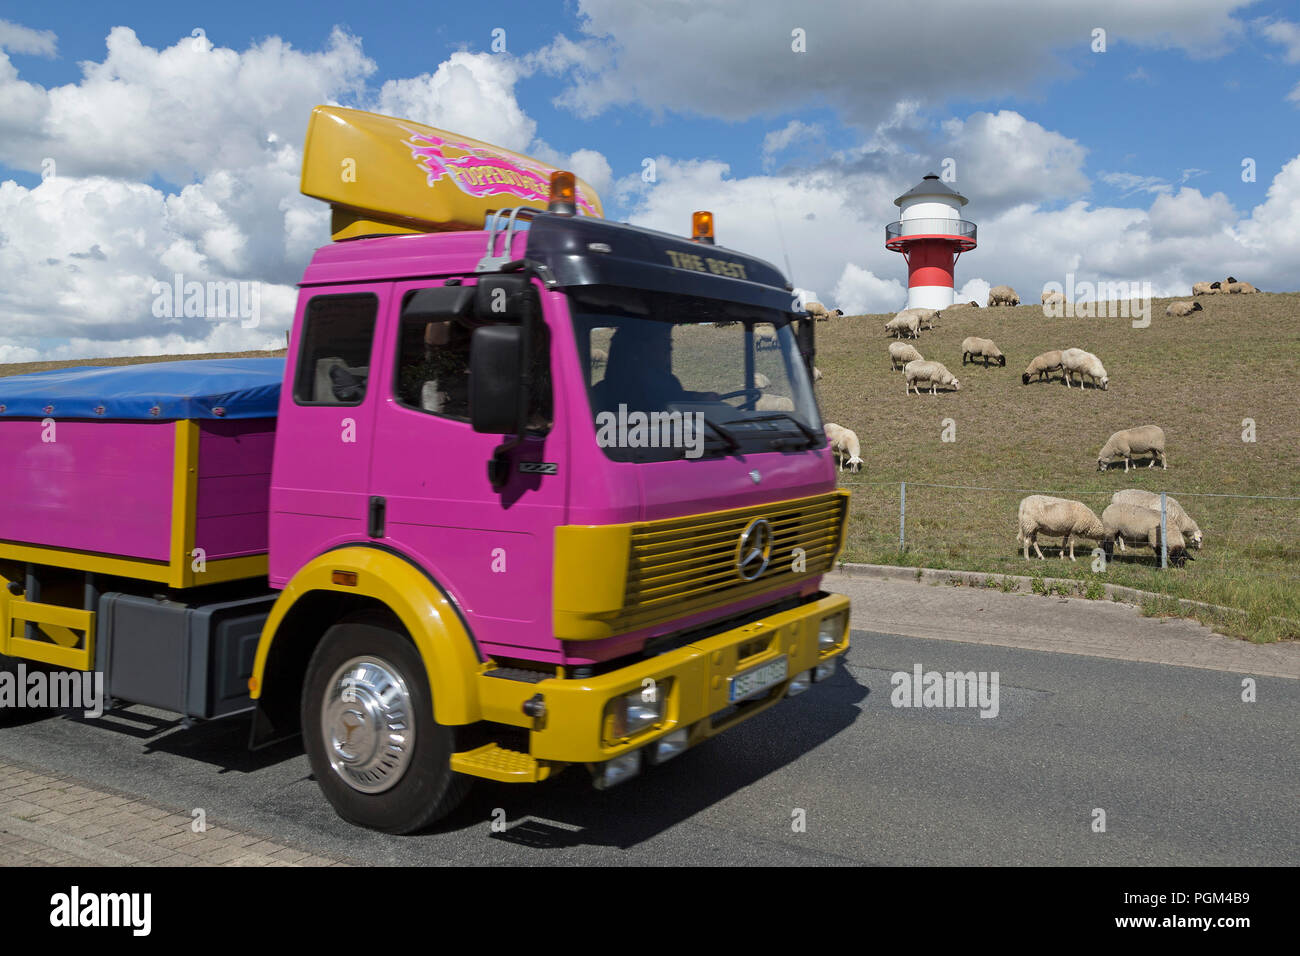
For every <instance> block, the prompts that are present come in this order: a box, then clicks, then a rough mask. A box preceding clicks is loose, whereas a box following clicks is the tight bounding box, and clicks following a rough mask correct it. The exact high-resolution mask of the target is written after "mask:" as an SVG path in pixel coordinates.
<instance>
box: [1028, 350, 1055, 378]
mask: <svg viewBox="0 0 1300 956" xmlns="http://www.w3.org/2000/svg"><path fill="white" fill-rule="evenodd" d="M1059 371H1061V350H1060V349H1052V350H1051V351H1050V352H1044V353H1043V354H1042V355H1035V356H1034V357H1033V359H1032V360H1031V361H1030V363H1029V365H1028V366H1027V367H1026V368H1025V373H1024V374H1023V375H1021V376H1020V381H1021V383H1022V384H1025V385H1028V384H1029V380H1030V379H1032V378H1034V376H1037V377H1038V381H1040V382H1041V381H1042V380H1043V379H1050V378H1051V377H1052V373H1053V372H1059Z"/></svg>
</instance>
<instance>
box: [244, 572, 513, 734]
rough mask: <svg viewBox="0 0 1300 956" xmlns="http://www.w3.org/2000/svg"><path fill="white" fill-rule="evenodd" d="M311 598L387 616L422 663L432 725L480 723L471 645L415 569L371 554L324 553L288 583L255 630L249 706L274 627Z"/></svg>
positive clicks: (443, 599) (440, 596)
mask: <svg viewBox="0 0 1300 956" xmlns="http://www.w3.org/2000/svg"><path fill="white" fill-rule="evenodd" d="M339 572H341V574H340V573H339ZM352 575H355V578H353V577H352ZM353 582H355V583H353ZM313 591H339V592H341V593H344V594H352V595H361V596H364V597H367V598H371V599H373V600H376V601H378V602H380V603H381V604H383V605H384V606H385V607H387V608H388V609H389V610H391V611H392V612H393V613H394V614H396V615H397V617H398V619H399V620H401V622H402V624H403V625H404V626H405V627H406V631H407V633H408V634H410V636H411V639H412V640H413V641H414V643H415V646H416V648H417V649H418V650H419V652H420V657H421V658H422V659H423V660H424V668H425V672H426V673H427V674H428V676H429V687H430V689H431V690H432V691H433V712H434V719H435V720H437V721H438V723H440V724H447V725H450V724H468V723H473V722H475V721H478V720H480V719H481V709H480V706H479V700H478V694H477V692H476V683H475V682H476V680H477V677H478V675H479V673H481V672H482V671H484V670H487V669H488V668H489V667H490V666H491V665H490V664H488V663H487V662H485V661H481V660H480V659H479V656H478V653H477V651H476V649H475V646H474V642H473V639H472V638H471V637H470V634H469V632H468V631H467V630H466V629H465V625H464V624H463V623H461V619H460V616H459V615H458V614H457V612H456V608H455V607H454V606H453V605H452V603H451V601H450V600H449V599H448V598H447V596H446V595H445V594H444V593H443V592H442V590H441V589H440V588H439V587H438V586H437V585H436V584H434V582H433V581H431V580H430V579H429V578H428V577H427V576H426V575H425V574H424V573H423V572H422V571H420V570H419V568H417V567H416V566H415V565H413V564H411V563H410V562H409V561H407V560H406V559H404V558H402V557H400V556H399V555H397V554H394V553H392V552H390V551H385V550H382V549H379V548H367V547H345V548H339V549H338V550H335V551H327V552H325V553H324V554H322V555H320V556H319V557H317V558H315V559H314V560H312V561H311V562H309V563H308V564H306V565H305V566H304V567H302V568H301V569H300V570H299V571H298V573H297V574H295V575H294V576H293V579H292V580H291V581H290V582H289V584H288V586H286V587H285V589H284V591H283V592H281V594H280V597H279V599H277V600H276V602H275V604H274V606H272V608H271V616H270V617H269V618H268V619H267V622H266V625H265V626H264V627H263V628H262V637H261V640H260V641H259V642H258V645H257V657H256V658H255V659H254V661H253V675H252V677H250V678H249V681H248V688H249V693H250V695H251V696H252V697H253V698H254V699H257V698H258V697H260V696H261V693H262V678H263V675H264V672H265V669H266V661H267V657H268V656H269V654H270V652H271V643H272V642H273V641H274V640H275V637H276V635H277V634H278V633H279V629H280V624H281V622H282V621H283V620H284V618H285V616H286V615H287V614H288V613H289V611H290V610H291V609H292V608H293V606H294V605H295V604H296V603H297V602H298V601H299V600H301V599H302V598H303V597H304V596H306V595H307V594H310V593H311V592H313Z"/></svg>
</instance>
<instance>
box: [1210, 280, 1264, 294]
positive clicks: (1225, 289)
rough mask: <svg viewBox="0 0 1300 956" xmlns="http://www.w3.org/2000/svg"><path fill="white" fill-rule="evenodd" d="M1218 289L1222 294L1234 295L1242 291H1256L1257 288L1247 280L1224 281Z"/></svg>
mask: <svg viewBox="0 0 1300 956" xmlns="http://www.w3.org/2000/svg"><path fill="white" fill-rule="evenodd" d="M1219 291H1220V292H1222V293H1224V294H1234V295H1235V294H1237V293H1242V292H1244V293H1251V292H1258V291H1259V290H1258V289H1256V288H1255V287H1254V286H1253V285H1251V284H1250V283H1249V282H1225V283H1224V284H1223V285H1222V286H1220V287H1219Z"/></svg>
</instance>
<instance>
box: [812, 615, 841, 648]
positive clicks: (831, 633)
mask: <svg viewBox="0 0 1300 956" xmlns="http://www.w3.org/2000/svg"><path fill="white" fill-rule="evenodd" d="M847 616H848V614H847V612H845V611H840V612H839V613H837V614H832V615H831V616H830V617H824V618H822V623H821V626H820V627H818V629H817V649H818V650H819V651H829V650H830V649H831V648H833V647H835V646H836V645H837V644H839V642H840V641H841V640H842V639H843V637H844V624H845V618H847Z"/></svg>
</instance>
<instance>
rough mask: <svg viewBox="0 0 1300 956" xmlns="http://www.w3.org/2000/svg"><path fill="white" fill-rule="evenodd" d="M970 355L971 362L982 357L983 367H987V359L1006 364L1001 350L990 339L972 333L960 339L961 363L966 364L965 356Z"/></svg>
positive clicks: (1005, 358)
mask: <svg viewBox="0 0 1300 956" xmlns="http://www.w3.org/2000/svg"><path fill="white" fill-rule="evenodd" d="M967 356H970V360H971V362H974V361H975V360H976V359H977V358H982V359H984V367H985V368H988V364H989V359H993V360H994V361H996V362H997V363H998V365H1006V364H1007V357H1006V356H1005V355H1003V354H1002V350H1001V349H999V348H998V347H997V346H996V345H994V344H993V340H992V339H981V338H978V337H977V336H974V335H968V336H966V338H964V339H962V340H961V364H962V365H965V364H966V357H967Z"/></svg>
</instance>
